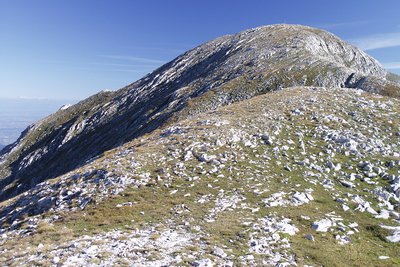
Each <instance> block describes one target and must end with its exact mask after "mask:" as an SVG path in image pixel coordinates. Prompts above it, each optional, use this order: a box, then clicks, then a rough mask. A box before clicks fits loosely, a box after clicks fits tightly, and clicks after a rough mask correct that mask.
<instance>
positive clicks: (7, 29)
mask: <svg viewBox="0 0 400 267" xmlns="http://www.w3.org/2000/svg"><path fill="white" fill-rule="evenodd" d="M399 13H400V1H398V0H392V1H389V0H386V1H385V0H381V1H372V0H370V1H368V0H364V1H357V0H353V1H348V0H347V1H322V0H320V1H311V0H309V1H307V0H304V1H288V0H286V1H284V0H281V1H261V0H260V1H251V0H246V1H236V0H229V1H228V0H226V1H224V0H220V1H218V0H213V1H211V0H202V1H190V0H186V1H184V0H169V1H166V0H163V1H161V0H160V1H151V0H148V1H140V0H137V1H134V0H132V1H124V0H119V1H111V0H109V1H103V0H79V1H78V0H68V1H67V0H64V1H61V0H60V1H55V0H36V1H30V0H26V1H22V0H0V97H3V98H4V97H7V98H13V97H14V98H15V97H26V98H51V99H82V98H84V97H87V96H89V95H91V94H94V93H96V92H98V91H100V90H103V89H118V88H121V87H123V86H124V85H127V84H129V83H131V82H133V81H135V80H137V79H139V78H141V77H142V76H143V75H145V74H146V73H149V72H151V71H152V70H154V69H155V68H157V67H158V66H160V65H162V64H163V63H166V62H168V61H169V60H172V59H173V58H175V57H176V56H178V55H179V54H180V53H182V52H184V51H186V50H188V49H190V48H193V47H195V46H197V45H199V44H201V43H203V42H206V41H208V40H211V39H213V38H216V37H218V36H221V35H225V34H231V33H236V32H239V31H242V30H245V29H247V28H252V27H257V26H261V25H267V24H275V23H293V24H304V25H309V26H314V27H319V28H324V29H326V30H328V31H331V32H333V33H334V34H336V35H338V36H339V37H341V38H343V39H345V40H347V41H349V42H351V43H353V44H356V45H358V46H360V47H361V48H362V49H364V50H366V52H367V53H368V54H370V55H372V56H374V57H376V58H377V59H378V60H380V61H381V62H382V63H383V64H384V65H385V66H386V67H387V68H390V70H391V71H392V72H396V73H400V16H399Z"/></svg>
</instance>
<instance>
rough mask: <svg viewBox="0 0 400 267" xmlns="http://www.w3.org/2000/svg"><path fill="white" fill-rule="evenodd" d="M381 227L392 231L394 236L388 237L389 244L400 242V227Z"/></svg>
mask: <svg viewBox="0 0 400 267" xmlns="http://www.w3.org/2000/svg"><path fill="white" fill-rule="evenodd" d="M381 227H382V228H384V229H387V230H389V231H392V235H390V236H387V237H386V239H387V240H388V241H389V242H400V226H386V225H381Z"/></svg>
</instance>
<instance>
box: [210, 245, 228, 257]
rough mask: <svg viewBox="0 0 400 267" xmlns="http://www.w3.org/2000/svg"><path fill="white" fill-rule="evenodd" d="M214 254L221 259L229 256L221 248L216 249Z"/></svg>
mask: <svg viewBox="0 0 400 267" xmlns="http://www.w3.org/2000/svg"><path fill="white" fill-rule="evenodd" d="M213 254H214V255H215V256H218V257H220V258H225V257H226V256H228V255H227V254H226V253H225V252H224V250H223V249H222V248H219V247H216V248H214V251H213Z"/></svg>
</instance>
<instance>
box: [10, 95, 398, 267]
mask: <svg viewBox="0 0 400 267" xmlns="http://www.w3.org/2000/svg"><path fill="white" fill-rule="evenodd" d="M315 94H318V99H317V100H316V102H314V103H313V104H310V102H304V100H310V99H313V98H314V97H313V95H311V94H310V91H309V90H288V91H281V92H276V93H271V94H267V95H265V96H260V97H256V98H253V99H251V100H249V101H245V102H242V103H239V104H235V105H231V106H228V107H225V108H222V109H220V110H218V111H216V112H213V113H212V114H206V115H203V116H200V118H198V119H193V120H191V121H183V122H181V123H179V126H180V127H182V128H184V129H185V133H183V134H182V133H178V134H172V135H170V136H168V137H164V138H160V134H161V131H160V130H157V131H155V132H154V133H152V134H150V135H147V136H144V137H142V138H140V139H139V140H135V141H133V142H131V143H128V144H126V145H125V146H124V147H121V148H118V149H116V150H113V151H110V152H108V153H107V154H106V155H105V156H104V157H103V158H101V159H99V160H97V161H96V162H94V163H93V165H92V167H94V168H99V169H107V170H109V171H113V172H121V173H124V171H128V170H129V171H133V172H134V173H135V175H140V174H141V173H145V172H148V173H150V177H151V178H152V179H151V182H149V183H148V185H147V186H146V187H141V188H134V187H131V188H127V189H126V190H125V191H124V192H123V193H121V194H119V195H117V196H114V197H111V198H109V199H107V200H106V201H100V202H99V203H98V204H96V205H94V204H92V205H90V206H89V207H88V208H87V209H85V210H84V211H80V210H79V211H76V212H70V213H66V214H62V216H63V218H64V219H63V220H62V221H61V222H56V223H54V224H46V223H43V224H41V225H40V226H39V229H38V231H37V233H36V234H35V235H33V236H30V237H25V238H17V239H15V240H11V241H8V242H7V243H5V244H4V245H3V248H8V249H10V251H8V252H6V253H5V254H4V255H5V257H6V258H8V259H9V260H8V261H7V263H11V256H12V255H13V257H14V258H13V260H15V259H18V257H19V256H23V255H25V253H27V251H29V249H27V250H23V251H19V250H18V248H26V247H27V244H32V245H33V246H37V245H38V244H39V243H45V244H48V245H49V247H48V251H51V249H52V247H54V245H55V244H58V245H60V244H63V243H64V242H65V241H66V240H68V239H70V240H73V239H74V238H76V237H77V236H81V235H82V234H89V235H92V234H96V233H101V232H104V231H109V230H111V229H123V230H124V231H130V230H131V229H136V228H143V227H148V226H149V225H157V226H158V227H161V228H162V227H166V228H170V227H174V226H173V225H183V224H185V222H189V223H190V225H191V226H193V225H196V226H199V227H200V229H201V230H200V232H198V231H195V230H193V228H191V227H188V231H192V232H194V233H196V234H199V235H200V236H201V238H200V241H199V242H201V244H202V246H203V247H204V246H205V247H206V249H205V252H204V253H206V254H211V251H212V249H211V248H212V247H213V246H215V245H217V246H221V247H224V248H225V249H226V251H229V253H228V254H230V255H232V256H233V257H234V256H236V259H237V256H240V255H246V254H248V253H249V252H248V237H249V232H250V230H249V226H245V225H243V222H245V221H250V222H253V223H254V222H256V221H257V220H258V219H259V218H262V217H265V216H268V215H270V214H276V215H282V216H285V217H287V218H291V219H292V221H293V223H294V224H295V225H296V226H297V227H298V228H299V230H300V232H299V233H298V234H297V235H295V236H294V237H290V240H291V242H292V248H291V250H292V252H293V253H295V254H296V256H297V261H298V262H299V263H300V264H313V265H323V266H394V265H398V264H400V257H399V254H398V251H399V248H400V247H399V245H398V244H392V243H388V242H386V241H384V236H385V235H386V234H387V233H385V232H384V231H383V230H382V229H381V228H380V227H377V225H378V224H380V223H382V222H383V223H385V224H388V222H387V221H382V220H381V219H375V218H373V217H372V216H371V215H370V214H368V213H360V212H357V211H348V212H344V211H342V210H341V207H340V203H338V202H335V201H334V199H335V198H336V197H337V196H338V195H339V196H343V195H344V194H346V193H348V192H351V193H357V194H360V195H364V196H365V198H366V199H368V200H370V201H371V202H373V201H374V199H373V198H372V197H371V196H370V195H369V194H367V193H366V192H365V191H364V190H362V189H365V188H368V185H366V184H364V183H361V185H360V186H358V187H357V188H356V189H348V188H345V187H341V186H339V185H337V184H336V186H335V190H333V191H331V190H327V189H324V188H323V187H322V185H321V184H320V183H319V182H320V181H318V179H317V181H316V183H315V184H314V183H311V182H310V179H306V177H307V176H306V172H307V171H308V170H309V169H308V168H306V167H305V166H301V165H296V164H295V163H294V162H295V161H296V160H298V159H301V158H304V157H308V158H310V157H311V156H312V155H314V156H316V157H317V158H318V157H320V156H319V155H320V153H322V154H323V155H324V156H323V157H325V156H326V155H325V154H324V153H325V152H326V143H325V142H323V141H322V140H320V139H318V138H315V136H314V133H315V130H316V128H317V127H318V126H321V125H325V126H328V127H335V128H337V129H346V128H349V127H350V128H351V127H352V126H357V124H356V123H354V125H352V126H351V125H350V126H349V125H347V124H344V123H343V124H340V123H339V124H336V123H334V124H332V123H330V122H324V121H321V120H315V119H313V117H315V114H318V115H321V116H322V114H325V115H329V114H335V116H338V117H343V118H345V119H346V120H348V121H351V118H350V117H349V115H348V113H347V111H349V110H356V112H362V111H363V110H361V109H360V108H359V106H358V103H357V102H356V101H351V99H352V98H351V97H349V96H348V95H351V94H352V93H348V95H347V93H346V94H345V95H338V96H336V95H335V94H334V93H331V92H329V91H320V92H315ZM362 97H363V98H364V100H371V101H375V102H384V101H386V98H381V97H379V96H373V95H367V94H363V96H362ZM335 98H336V99H335ZM333 99H335V102H333V101H332V100H333ZM353 99H354V98H353ZM304 103H308V105H309V106H307V107H306V110H305V111H304V116H292V115H291V112H292V110H293V109H295V108H299V107H301V106H302V105H303V104H304ZM396 103H397V106H396V105H394V108H393V112H395V113H394V114H397V115H394V116H392V117H387V116H385V115H386V114H383V116H380V114H375V116H374V115H373V113H371V112H372V111H370V112H365V110H364V112H365V113H364V114H362V113H361V114H362V116H364V117H365V118H371V116H372V117H373V118H372V121H371V122H372V123H373V125H374V126H376V127H379V128H380V129H381V131H383V132H385V134H389V133H392V134H394V131H395V130H396V129H398V127H399V126H400V118H399V116H398V114H399V112H400V110H399V105H398V102H396ZM382 113H384V111H382ZM209 118H212V120H217V121H224V120H225V121H229V124H228V125H223V126H219V127H217V126H215V125H214V124H212V123H211V124H210V125H209V124H208V123H204V121H205V120H207V119H209ZM389 120H391V122H390V123H388V121H389ZM389 124H390V125H389ZM277 127H278V128H279V129H280V131H279V133H277V134H276V144H277V145H278V146H282V145H284V144H288V143H290V141H289V140H294V141H295V143H297V141H298V139H299V137H298V133H299V132H304V133H305V134H306V136H305V137H304V140H305V143H306V155H304V154H302V151H301V149H300V148H299V147H298V146H297V145H291V146H290V147H291V149H289V150H288V152H287V155H282V154H280V153H279V154H275V153H274V151H273V147H274V144H273V145H272V146H269V145H265V144H262V142H261V141H259V143H258V145H257V147H255V148H251V147H248V146H246V145H245V144H243V143H241V142H239V143H230V137H231V136H230V129H235V131H244V132H245V133H246V134H247V135H246V136H247V138H249V139H251V137H249V136H251V135H258V134H263V133H271V132H274V131H276V129H277ZM396 127H397V128H396ZM359 131H360V132H364V131H365V132H364V134H368V129H364V128H362V127H361V128H360V129H359ZM217 140H225V141H226V144H224V145H222V146H215V145H214V144H215V142H216V141H217ZM195 141H200V142H201V143H203V144H204V145H205V146H203V147H202V148H199V152H206V153H208V154H213V155H218V157H219V158H220V157H222V155H224V154H226V158H227V163H226V164H225V165H226V167H221V168H219V170H218V171H217V172H213V170H214V169H215V166H213V165H212V164H207V163H201V162H199V161H198V160H197V159H195V158H194V159H191V160H189V161H182V156H181V155H182V154H183V151H184V149H185V148H186V147H188V146H189V145H190V144H192V143H193V142H195ZM128 148H129V149H131V150H134V151H135V152H134V153H133V154H131V155H130V156H129V157H128V156H126V157H124V158H120V157H118V156H117V155H118V152H121V151H123V150H124V149H128ZM174 152H176V153H177V154H178V155H179V156H175V154H174ZM130 157H132V158H130ZM133 158H134V159H135V160H136V161H139V162H141V163H142V166H141V167H140V168H137V169H135V170H131V169H130V167H129V165H130V161H131V160H132V159H133ZM110 159H111V160H110ZM334 159H335V160H336V162H340V163H342V165H343V166H346V165H348V166H353V165H356V163H357V162H358V160H359V159H354V158H352V157H351V156H345V155H343V154H340V153H338V154H337V155H336V156H335V157H334ZM387 159H388V158H384V157H382V156H380V155H378V154H372V155H371V156H370V160H371V161H386V160H387ZM180 162H183V163H184V166H185V167H184V169H183V170H180V169H178V168H177V163H180ZM286 164H289V165H290V166H292V171H290V172H289V171H286V170H285V169H284V165H286ZM228 166H233V170H229V168H228ZM160 168H162V170H160ZM174 170H175V171H174ZM344 171H345V172H349V173H350V172H353V171H354V170H352V169H350V168H348V169H346V168H344ZM397 171H399V170H397ZM165 173H170V174H172V176H171V177H169V178H168V177H165ZM222 175H223V176H222ZM157 177H158V178H157ZM193 177H198V179H196V180H193V179H190V178H193ZM329 178H330V179H332V180H334V181H337V179H338V177H335V175H334V174H332V175H329ZM336 183H337V182H336ZM382 183H384V182H382ZM306 188H312V189H314V193H313V197H314V199H315V201H312V202H311V203H310V204H306V205H302V206H300V207H289V208H285V207H265V206H264V205H263V202H262V200H263V199H265V198H266V197H268V196H269V195H270V194H271V193H274V192H279V191H285V192H291V191H293V190H296V191H304V189H306ZM221 189H223V190H224V192H225V195H231V194H234V193H235V192H239V193H240V194H241V195H243V196H244V197H245V198H246V200H245V203H246V206H247V207H248V208H237V209H233V210H227V211H224V212H222V213H219V214H218V216H217V217H216V220H215V222H214V223H209V222H207V221H206V220H205V218H206V217H207V215H208V214H209V212H210V209H212V208H213V206H214V202H213V201H210V202H207V203H204V204H199V203H198V202H197V200H198V199H199V198H200V197H201V196H204V195H208V194H211V196H212V198H213V199H215V198H216V196H217V195H218V194H219V192H220V190H221ZM255 189H259V190H258V191H265V192H264V193H261V194H258V193H255ZM174 190H177V192H176V193H175V194H171V192H172V191H174ZM188 194H190V195H188ZM128 201H131V202H134V203H135V205H133V206H132V207H123V208H119V209H117V208H115V206H116V205H117V204H118V203H124V202H128ZM181 204H184V205H186V206H187V208H188V209H189V210H190V212H183V213H180V214H177V213H176V212H175V211H174V208H176V206H177V205H181ZM251 208H253V209H254V208H260V210H259V211H258V212H252V211H251ZM352 208H354V207H352ZM332 211H335V213H336V215H339V216H341V217H342V218H343V220H344V222H345V223H350V222H354V221H355V222H357V223H358V224H359V230H360V232H359V233H356V234H355V235H354V236H352V243H351V244H349V245H340V244H338V243H337V242H336V241H335V237H334V235H335V234H334V233H332V232H328V233H317V232H315V231H313V230H311V228H310V223H311V222H312V221H314V220H319V219H321V218H324V217H326V214H327V213H329V212H332ZM141 212H144V214H141ZM303 215H307V216H309V217H310V218H311V220H306V219H304V218H303V217H302V216H303ZM168 220H172V221H173V224H171V222H168ZM227 225H229V227H227ZM305 234H313V235H314V238H315V241H314V242H312V241H308V240H306V239H305V238H304V235H305ZM154 238H157V236H154ZM199 247H200V245H199ZM207 248H209V249H207ZM197 249H198V248H196V247H188V248H187V250H188V251H183V252H182V253H192V252H193V251H196V250H197ZM338 255H340V256H338ZM380 255H385V256H390V259H389V260H386V261H382V260H378V256H380ZM3 257H4V256H3ZM209 257H210V258H214V256H212V255H209ZM261 259H262V256H261V255H256V262H258V263H259V264H261ZM15 262H18V260H17V261H15ZM43 262H46V260H44V261H43ZM184 263H185V264H188V265H189V264H190V260H189V259H184ZM236 263H237V264H240V262H236Z"/></svg>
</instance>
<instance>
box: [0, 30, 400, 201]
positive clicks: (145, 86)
mask: <svg viewBox="0 0 400 267" xmlns="http://www.w3.org/2000/svg"><path fill="white" fill-rule="evenodd" d="M295 85H316V86H325V87H357V88H361V89H365V90H367V91H371V92H378V93H381V94H386V95H392V96H396V97H398V96H399V86H398V85H396V84H395V83H392V82H389V81H387V80H386V71H385V70H384V69H383V68H382V66H381V65H380V64H379V63H378V62H377V61H376V60H374V59H373V58H371V57H369V56H368V55H366V54H365V53H364V52H362V51H360V50H359V49H357V48H355V47H353V46H351V45H349V44H346V43H345V42H343V41H341V40H340V39H339V38H337V37H336V36H334V35H332V34H330V33H327V32H325V31H321V30H317V29H313V28H309V27H304V26H297V25H273V26H266V27H260V28H256V29H252V30H247V31H244V32H242V33H239V34H236V35H229V36H224V37H221V38H218V39H216V40H213V41H210V42H208V43H206V44H203V45H201V46H199V47H197V48H195V49H193V50H190V51H188V52H186V53H184V54H183V55H181V56H179V57H178V58H176V59H175V60H173V61H171V62H170V63H167V64H166V65H164V66H162V67H161V68H159V69H157V70H156V71H154V72H153V73H151V74H149V75H147V76H146V77H144V78H143V79H141V80H139V81H137V82H135V83H133V84H131V85H129V86H127V87H125V88H123V89H121V90H119V91H117V92H104V93H100V94H98V95H95V96H93V97H91V98H89V99H87V100H84V101H83V102H81V103H79V104H77V105H76V106H73V107H71V108H68V109H65V110H61V111H59V112H57V113H56V114H53V115H52V116H50V117H48V118H46V119H44V120H42V121H40V122H38V123H36V124H35V125H33V126H31V127H30V128H28V129H27V130H26V131H25V132H24V133H23V135H22V136H21V138H20V139H19V140H18V141H17V142H16V143H14V144H13V145H12V146H9V147H8V148H7V149H5V150H4V151H3V152H2V154H1V156H0V175H1V176H0V177H1V183H0V188H1V193H0V199H1V200H5V199H8V198H10V197H12V196H15V195H17V194H19V193H21V192H24V191H25V190H27V189H29V188H31V187H32V186H34V185H35V184H37V183H39V182H41V181H43V180H46V179H48V178H51V177H56V176H58V175H61V174H63V173H65V172H67V171H70V170H73V169H74V168H76V167H78V166H80V165H82V164H84V163H85V162H86V161H88V160H91V159H92V158H95V157H97V156H100V155H101V154H102V153H103V152H104V151H106V150H108V149H111V148H114V147H117V146H119V145H121V144H123V143H125V142H127V141H129V140H132V139H133V138H136V137H139V136H141V135H143V134H145V133H148V132H151V131H153V130H154V129H157V128H158V127H160V125H162V124H164V123H166V122H168V121H170V122H171V121H176V120H178V119H181V118H186V117H187V116H190V115H195V114H199V113H202V112H205V111H208V110H213V109H216V108H217V107H219V106H222V105H226V104H229V103H232V102H237V101H240V100H243V99H248V98H251V97H253V96H255V95H259V94H262V93H265V92H268V91H271V90H276V89H280V88H282V87H287V86H295Z"/></svg>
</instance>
